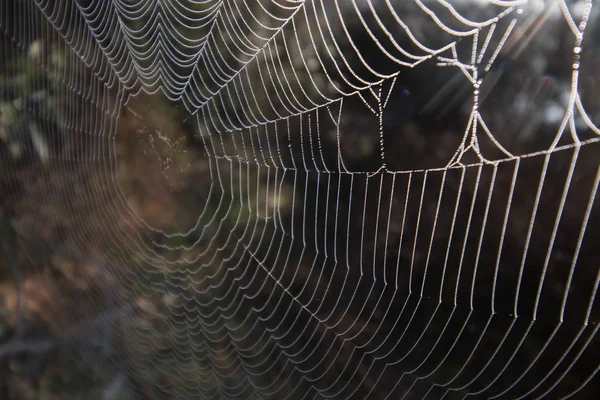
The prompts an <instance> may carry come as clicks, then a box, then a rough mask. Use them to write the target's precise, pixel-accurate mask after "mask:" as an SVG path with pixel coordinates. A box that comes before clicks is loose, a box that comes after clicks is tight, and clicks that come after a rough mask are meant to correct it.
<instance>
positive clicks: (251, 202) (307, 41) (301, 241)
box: [0, 0, 600, 399]
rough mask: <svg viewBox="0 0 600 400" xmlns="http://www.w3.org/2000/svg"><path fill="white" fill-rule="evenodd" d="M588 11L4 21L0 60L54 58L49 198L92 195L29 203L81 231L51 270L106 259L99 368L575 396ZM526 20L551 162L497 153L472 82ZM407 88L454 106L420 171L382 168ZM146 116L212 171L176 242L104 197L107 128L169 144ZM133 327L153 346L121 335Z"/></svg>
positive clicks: (238, 11) (218, 2)
mask: <svg viewBox="0 0 600 400" xmlns="http://www.w3.org/2000/svg"><path fill="white" fill-rule="evenodd" d="M13 3H14V4H13ZM473 10H475V11H473ZM596 11H597V10H595V6H593V2H592V1H577V2H575V1H574V2H567V1H541V0H539V1H533V0H532V1H501V0H489V1H475V0H473V1H468V0H463V1H442V0H438V1H436V2H433V1H431V2H429V1H418V0H415V1H414V2H399V1H392V0H385V1H384V0H382V1H364V2H363V1H355V0H349V1H331V2H328V1H325V0H320V1H319V0H313V1H309V0H307V1H283V0H254V1H250V0H243V1H233V0H205V1H201V0H199V1H184V0H181V1H178V0H176V1H144V0H139V1H122V0H110V1H83V0H75V1H53V0H46V1H34V0H32V1H15V2H6V3H5V2H2V5H0V25H1V26H2V28H3V29H2V30H3V34H4V42H3V43H2V52H3V59H4V60H11V59H13V58H14V57H15V55H16V54H22V53H24V52H27V51H28V49H29V48H30V44H31V43H32V42H34V41H36V40H46V41H48V42H50V43H52V44H53V46H55V47H56V48H57V49H58V50H59V53H60V54H64V55H65V58H64V60H65V61H64V62H63V63H62V64H61V63H60V62H56V60H53V59H52V57H51V56H50V55H48V54H45V53H42V54H41V55H39V59H38V63H39V65H41V66H42V67H43V68H44V69H46V71H47V72H48V73H49V74H52V75H53V76H55V77H56V79H57V81H58V82H59V83H60V86H59V87H58V89H56V90H57V93H58V95H57V97H58V96H60V97H61V98H63V99H65V100H64V103H62V104H59V105H56V108H57V109H61V110H62V112H60V113H59V112H50V111H48V110H41V111H39V110H37V111H34V113H37V114H36V117H37V118H38V119H39V121H42V122H40V124H41V128H38V130H45V131H47V132H50V133H49V141H50V142H51V143H53V142H59V141H61V142H64V144H63V147H66V148H68V149H70V150H71V151H69V152H62V153H54V152H50V154H47V155H46V156H47V157H49V158H50V159H51V160H52V163H53V164H52V165H54V167H55V168H60V169H61V171H62V173H63V174H64V175H65V176H67V178H64V179H66V180H67V182H68V179H69V178H68V177H69V176H75V175H76V174H77V173H78V172H77V171H78V170H80V169H81V170H85V171H87V172H88V173H87V175H86V180H85V182H83V183H78V184H77V187H71V188H69V189H67V192H66V193H67V195H64V194H63V196H62V197H53V196H49V197H48V198H36V199H33V202H34V203H36V202H40V203H43V202H54V203H55V207H57V208H58V209H59V210H62V212H64V213H69V212H77V210H81V208H79V206H80V204H81V203H85V204H87V205H88V207H90V208H91V209H94V210H96V212H98V213H100V214H101V215H102V216H103V218H102V219H101V220H100V221H98V220H96V219H94V220H93V221H92V220H91V217H90V216H89V215H88V214H86V213H85V212H84V211H81V213H80V214H78V215H77V218H78V219H79V220H80V221H81V224H80V226H79V227H78V235H77V238H76V239H74V241H73V242H72V243H70V244H69V245H68V246H66V248H65V249H62V251H64V252H66V253H69V254H72V255H74V254H76V255H77V257H79V258H82V259H85V258H86V254H87V253H88V251H91V250H89V249H103V252H102V261H94V263H95V264H97V267H98V268H99V269H101V270H103V271H106V272H107V273H109V274H110V275H111V276H112V277H113V278H114V280H115V282H119V283H118V284H114V285H112V286H110V285H109V286H107V287H105V288H104V289H103V290H104V293H103V295H102V296H100V297H99V298H98V300H97V301H96V303H95V307H96V311H97V312H98V313H99V314H101V313H102V312H103V311H106V312H110V311H113V310H119V314H118V315H117V317H116V320H117V325H115V324H114V318H113V319H111V322H110V324H109V323H104V322H102V321H103V320H101V321H100V322H101V323H99V324H97V326H96V329H97V330H98V332H100V334H101V336H102V337H103V338H105V340H106V343H104V344H103V346H105V347H107V348H109V349H112V351H117V352H119V353H120V354H121V355H122V356H123V358H124V359H126V362H124V363H119V364H118V365H117V364H116V363H115V362H114V360H113V359H107V360H105V361H102V363H104V364H106V365H105V367H106V368H115V369H119V368H121V369H122V368H124V369H125V370H127V373H128V374H129V375H131V376H134V377H136V379H137V381H139V382H145V383H143V384H141V385H138V386H136V387H135V388H134V389H135V391H136V394H137V395H139V397H140V398H147V397H148V396H150V397H154V396H157V398H158V397H161V398H182V399H187V398H189V399H191V398H294V399H295V398H384V397H386V396H389V397H390V398H412V397H413V396H416V397H418V398H421V397H423V398H441V397H445V398H453V397H457V398H463V397H469V396H474V397H482V398H546V397H552V398H567V397H570V396H576V395H577V394H578V393H580V391H582V390H584V389H585V388H586V387H589V386H590V385H594V384H595V383H594V382H595V381H596V380H597V376H596V375H597V372H598V368H599V366H600V361H599V359H598V357H597V356H596V357H594V356H593V354H591V353H593V349H594V348H595V349H598V347H597V343H598V337H597V335H596V334H597V330H598V326H599V325H598V322H597V316H598V307H597V304H596V303H597V301H596V294H597V289H598V283H599V281H600V270H599V265H600V264H599V262H598V261H599V260H598V258H597V257H596V258H594V254H595V253H594V251H593V247H594V245H595V244H594V241H595V240H597V236H596V239H594V238H593V237H589V235H586V232H587V231H588V230H589V229H591V225H592V222H593V220H594V217H596V218H597V217H598V206H597V200H596V199H597V190H598V183H599V180H600V168H599V167H598V157H597V156H596V157H594V154H593V153H594V152H595V153H596V154H597V146H598V141H599V140H600V138H599V136H598V135H599V134H600V130H599V128H598V127H597V126H596V124H595V122H594V118H595V117H594V116H596V117H597V116H598V110H590V109H588V108H586V103H585V101H584V99H583V96H582V95H581V91H582V82H583V80H582V75H581V74H583V72H582V65H584V63H585V57H586V56H590V57H592V56H593V53H592V52H589V53H586V51H585V50H586V49H587V48H588V47H589V48H592V47H593V42H590V43H589V44H588V43H587V41H586V39H587V38H588V36H587V35H586V33H589V32H594V31H592V29H593V28H594V26H593V25H594V23H597V18H596V19H594V18H593V16H594V15H596V14H595V12H596ZM548 18H552V21H553V23H555V24H560V25H561V26H564V27H565V29H564V31H565V32H567V33H566V34H567V35H568V37H569V40H570V42H571V44H572V45H571V47H570V51H571V52H570V53H568V54H564V57H565V59H568V61H567V62H568V64H569V71H570V76H569V80H568V81H567V82H565V85H566V86H567V87H568V90H567V92H566V93H567V94H568V95H567V96H565V99H566V101H565V102H564V107H563V108H562V109H561V112H562V115H561V118H560V119H558V120H557V123H556V124H555V127H554V128H553V135H554V136H553V137H552V138H551V140H548V143H547V144H548V145H547V146H545V147H544V148H540V149H537V150H535V151H530V152H525V153H519V152H518V151H517V150H513V149H512V148H511V146H510V143H507V142H506V141H502V140H500V139H499V138H497V137H496V135H495V132H494V130H493V129H492V127H491V125H489V126H488V124H489V121H488V120H487V119H488V116H489V115H490V113H487V114H486V112H485V111H483V110H484V109H485V107H486V104H487V103H489V102H492V101H493V90H491V89H490V90H488V91H487V92H486V93H485V95H484V92H485V88H486V83H487V81H486V80H489V79H493V77H494V74H493V72H494V68H495V63H497V62H498V59H499V58H501V57H503V55H506V54H516V53H520V52H527V51H529V49H530V48H529V47H528V46H527V44H528V43H527V42H528V41H529V40H531V39H530V36H533V35H534V34H535V32H536V29H539V26H540V25H541V24H540V21H544V20H545V19H548ZM20 21H27V22H26V23H23V22H20ZM414 21H417V22H416V23H415V22H414ZM588 25H589V26H588ZM357 32H359V33H357ZM359 34H360V36H361V38H363V40H362V41H361V42H358V41H357V40H356V37H357V36H358V35H359ZM364 38H367V39H364ZM588 40H593V37H591V38H590V39H588ZM586 46H587V47H586ZM376 61H377V62H376ZM424 66H429V68H432V69H431V70H432V71H446V70H452V71H454V72H455V75H454V76H459V77H460V79H461V80H462V82H463V83H465V84H466V85H467V86H468V87H469V90H468V91H469V93H470V94H469V95H468V96H467V97H468V101H469V104H468V111H467V112H466V114H465V115H466V118H463V119H462V120H461V121H464V122H465V124H464V131H463V135H462V139H461V140H459V141H458V142H457V143H458V147H456V148H455V149H451V150H452V151H451V152H450V157H448V158H446V159H445V160H443V161H440V162H439V163H438V164H437V165H427V166H426V167H418V168H414V169H411V168H404V167H402V168H396V164H399V160H397V159H395V158H396V154H395V147H393V146H390V145H389V143H388V141H389V140H390V133H389V132H388V130H387V129H388V127H387V126H386V121H387V120H386V118H385V117H386V115H388V114H389V115H395V113H396V114H397V113H400V112H401V111H399V109H398V108H397V107H398V106H397V105H395V104H398V103H397V98H399V97H398V96H400V97H401V96H402V94H403V93H404V94H406V93H408V90H407V89H406V88H404V87H403V86H402V84H401V82H403V81H402V77H403V74H404V73H406V71H410V70H415V71H416V70H418V69H419V68H424ZM586 82H587V81H586ZM37 83H38V82H36V79H35V78H34V79H31V80H30V81H28V82H27V85H28V86H27V87H26V89H22V90H27V91H28V92H35V87H36V84H37ZM490 93H491V94H490ZM153 95H158V96H162V97H163V98H166V99H167V102H172V103H173V104H179V105H180V106H182V108H183V109H184V110H185V111H184V113H183V117H182V118H181V120H180V121H178V122H179V123H180V124H188V125H191V126H193V129H194V131H195V132H196V134H195V136H196V138H197V140H198V143H199V145H200V146H201V148H202V149H203V154H204V157H205V160H206V163H207V165H208V168H207V171H206V181H208V182H209V184H208V185H207V186H206V191H205V192H204V196H205V200H206V201H205V205H204V206H203V208H202V210H201V212H199V213H198V215H197V221H195V223H193V224H191V225H189V226H188V227H186V228H185V229H182V230H179V231H177V230H169V229H166V228H165V229H163V228H160V227H158V226H157V225H155V224H152V223H150V222H148V221H146V219H145V218H144V217H143V216H142V215H139V214H138V213H137V212H136V209H135V207H133V206H132V205H131V204H130V202H129V200H128V195H127V194H126V191H125V189H123V188H122V183H121V178H120V176H119V174H120V172H119V168H120V167H119V160H118V158H119V157H118V155H117V150H116V144H115V143H116V141H117V139H118V137H119V134H120V125H119V123H120V121H121V120H122V119H123V118H124V116H125V115H128V116H129V117H131V116H133V117H132V118H134V119H136V120H139V121H138V122H139V124H141V125H142V126H144V127H145V128H144V129H146V128H147V129H146V130H144V132H146V133H147V132H151V133H152V135H154V136H153V137H154V138H155V139H156V140H157V141H162V142H163V144H166V145H167V146H169V147H172V146H174V145H175V144H174V142H173V141H172V140H171V139H169V138H167V137H165V136H163V135H162V134H161V132H160V129H156V128H155V127H154V126H153V125H152V123H151V122H148V121H146V118H147V114H145V113H144V110H143V108H142V109H140V107H139V104H137V105H136V99H138V98H143V97H144V96H153ZM486 102H487V103H486ZM61 107H62V108H61ZM357 108H361V109H362V110H363V111H362V114H361V115H366V116H368V118H369V121H371V123H370V124H368V126H367V127H366V128H357V129H363V130H364V135H367V136H369V137H376V139H374V143H375V145H374V146H375V148H376V149H377V151H376V153H377V157H376V158H377V160H371V161H370V163H369V164H368V165H369V167H364V165H366V164H363V165H362V166H363V167H364V168H359V167H356V165H357V164H356V163H354V164H353V163H352V162H349V161H347V160H348V157H349V156H348V155H347V154H346V152H347V151H348V149H347V147H345V144H344V142H345V141H346V140H349V139H348V138H347V137H345V135H346V134H347V132H348V130H350V129H352V127H351V126H348V125H346V124H345V122H344V121H346V120H348V119H349V118H351V117H352V116H351V114H352V113H353V111H354V110H356V109H357ZM592 111H593V112H592ZM365 118H367V117H365ZM494 126H496V125H494ZM30 129H32V130H35V129H33V128H31V127H30ZM515 134H517V135H518V132H517V133H515ZM61 135H62V136H61ZM398 135H401V134H400V133H398ZM394 140H398V142H399V143H400V145H401V143H402V136H400V137H399V138H398V139H394ZM443 145H444V144H443V143H440V145H439V146H443ZM332 149H333V150H332ZM430 151H434V149H431V150H430ZM438 161H439V160H438ZM557 163H558V165H560V168H558V169H557V166H556V165H555V164H557ZM165 165H166V167H168V160H167V164H165ZM590 165H591V167H590ZM163 167H165V166H163ZM166 167H165V168H166ZM584 167H585V168H586V169H585V170H584V169H583V168H584ZM590 170H592V173H589V171H590ZM557 171H558V172H557ZM7 173H9V174H10V173H11V171H10V170H8V171H7ZM532 176H533V178H531V177H532ZM527 182H529V183H527ZM531 182H534V183H535V184H534V185H531ZM68 185H69V184H68V183H67V186H68ZM54 203H53V204H54ZM576 204H577V205H576ZM582 205H583V206H582ZM114 221H122V222H120V223H115V222H114ZM515 224H520V225H519V226H520V231H519V232H520V233H519V234H511V226H513V225H515ZM107 231H108V232H110V233H111V234H110V235H106V234H105V232H107ZM22 235H23V236H24V237H26V238H28V240H30V241H31V242H32V243H34V244H35V242H36V240H37V239H36V235H35V232H22ZM558 242H560V243H561V249H560V251H559V250H558V249H557V247H558V245H556V243H558ZM36 248H37V249H38V250H37V251H46V252H50V250H48V249H47V248H46V247H44V246H43V245H42V244H39V246H38V247H36ZM40 249H46V250H40ZM532 249H533V250H532ZM540 249H541V250H540ZM565 249H567V250H565ZM52 251H56V249H54V250H52ZM565 254H566V256H565ZM584 254H585V256H583V255H584ZM559 258H560V260H559ZM549 276H552V283H553V286H552V287H549V283H548V282H549V281H550V278H549ZM557 282H558V283H557ZM157 296H158V297H157ZM574 296H575V297H574ZM155 298H159V299H160V303H161V306H160V307H158V306H152V304H153V303H152V301H153V300H152V299H155ZM107 299H109V300H107ZM140 299H146V301H145V302H142V301H141V300H140ZM81 300H82V299H79V298H77V297H73V298H72V299H71V302H70V303H69V306H70V307H72V308H73V309H75V310H76V309H78V307H80V301H81ZM132 302H133V303H132ZM130 304H135V307H138V308H144V305H145V308H147V309H149V310H150V311H149V313H150V314H152V316H153V318H154V321H153V323H152V324H146V325H143V324H142V325H136V324H135V323H134V322H133V321H135V318H134V315H135V312H136V311H133V308H132V307H129V305H130ZM140 304H141V305H140ZM135 307H134V308H135ZM81 312H82V313H84V314H85V313H91V311H89V310H81ZM116 326H118V327H116ZM78 346H80V347H81V349H80V350H81V353H82V354H84V355H85V354H87V355H88V356H89V360H96V362H100V361H97V358H96V353H94V352H93V351H95V350H92V347H93V346H92V347H90V346H88V345H85V344H83V343H81V344H79V343H78ZM90 362H92V361H90ZM156 370H158V371H159V374H160V375H161V378H156V375H152V374H150V372H149V371H156ZM145 385H147V386H148V387H150V386H151V387H152V388H153V390H154V391H150V390H149V389H147V390H146V389H141V388H140V387H144V386H145ZM132 386H134V385H133V384H132ZM157 391H158V392H157ZM155 393H161V394H160V395H156V394H155Z"/></svg>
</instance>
